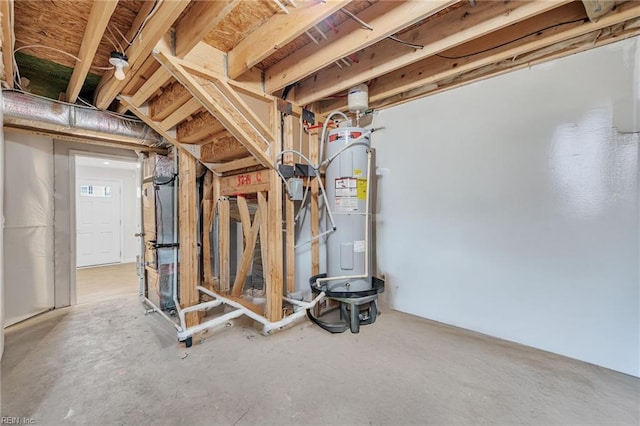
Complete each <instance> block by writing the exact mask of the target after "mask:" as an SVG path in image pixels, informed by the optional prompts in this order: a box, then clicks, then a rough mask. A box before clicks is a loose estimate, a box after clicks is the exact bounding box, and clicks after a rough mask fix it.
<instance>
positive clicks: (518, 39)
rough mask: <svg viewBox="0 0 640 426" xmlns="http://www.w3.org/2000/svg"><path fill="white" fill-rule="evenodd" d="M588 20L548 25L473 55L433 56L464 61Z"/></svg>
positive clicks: (438, 54)
mask: <svg viewBox="0 0 640 426" xmlns="http://www.w3.org/2000/svg"><path fill="white" fill-rule="evenodd" d="M588 20H589V19H588V18H580V19H574V20H573V21H566V22H560V23H558V24H554V25H549V26H548V27H545V28H541V29H539V30H536V31H532V32H530V33H529V34H525V35H523V36H520V37H518V38H515V39H513V40H510V41H506V42H504V43H501V44H499V45H497V46H493V47H489V48H486V49H483V50H480V51H478V52H474V53H468V54H466V55H460V56H447V55H442V54H440V53H436V55H435V56H437V57H438V58H442V59H452V60H455V59H464V58H469V57H471V56H476V55H480V54H482V53H486V52H490V51H492V50H495V49H499V48H501V47H504V46H507V45H509V44H511V43H515V42H516V41H520V40H522V39H525V38H527V37H531V36H532V35H536V34H538V33H541V32H543V31H547V30H550V29H552V28H557V27H561V26H564V25H569V24H575V23H577V22H587V21H588Z"/></svg>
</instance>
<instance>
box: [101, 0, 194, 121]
mask: <svg viewBox="0 0 640 426" xmlns="http://www.w3.org/2000/svg"><path fill="white" fill-rule="evenodd" d="M189 3H190V1H189V0H174V1H163V2H162V3H160V5H159V6H158V9H157V11H156V12H155V14H154V15H153V16H152V17H151V18H149V20H148V21H147V24H146V25H145V26H144V29H143V30H142V31H141V32H140V35H139V37H138V38H137V39H136V42H134V43H133V45H132V46H130V47H129V48H128V49H126V52H125V54H126V55H127V57H128V58H129V68H128V70H127V75H128V76H129V78H130V77H131V76H132V75H135V74H136V72H137V71H138V70H139V69H140V67H141V66H142V65H143V63H144V61H145V60H146V58H147V56H149V54H150V53H151V51H152V50H153V48H154V46H155V45H156V43H157V42H158V41H159V40H160V39H161V38H162V37H163V36H164V35H165V33H166V32H167V31H168V30H169V28H170V27H171V25H173V23H174V22H175V20H176V19H178V17H179V16H180V14H181V13H182V12H183V11H184V9H185V8H186V7H187V6H188V5H189ZM126 84H127V79H126V78H125V80H123V81H120V80H117V79H116V78H115V77H113V72H111V71H109V72H106V73H104V75H103V76H102V79H101V80H100V89H99V90H98V93H97V95H96V106H97V107H98V108H100V109H106V108H107V107H108V106H109V105H110V104H111V102H112V101H113V100H114V99H115V97H116V96H117V95H118V93H119V92H120V90H122V89H123V88H124V87H125V85H126Z"/></svg>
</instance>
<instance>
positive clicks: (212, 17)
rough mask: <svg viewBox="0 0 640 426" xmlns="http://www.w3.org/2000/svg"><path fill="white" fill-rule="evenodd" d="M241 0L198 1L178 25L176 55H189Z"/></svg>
mask: <svg viewBox="0 0 640 426" xmlns="http://www.w3.org/2000/svg"><path fill="white" fill-rule="evenodd" d="M238 3H240V0H213V1H212V0H210V1H196V2H194V4H193V6H192V7H191V9H190V10H189V12H188V14H187V15H186V16H185V17H183V18H182V19H181V20H180V22H179V23H178V25H177V26H176V56H177V57H179V58H183V57H184V56H185V55H187V54H188V53H189V52H190V51H191V50H192V49H193V48H194V47H195V46H196V45H197V44H198V43H199V42H200V41H201V40H202V39H203V38H204V37H205V36H206V35H207V34H208V33H209V32H210V31H211V30H212V29H214V28H215V27H216V26H217V25H218V24H219V23H220V22H221V21H222V20H223V19H224V18H226V17H227V15H228V14H229V12H231V11H232V10H233V9H234V8H235V7H236V6H237V5H238Z"/></svg>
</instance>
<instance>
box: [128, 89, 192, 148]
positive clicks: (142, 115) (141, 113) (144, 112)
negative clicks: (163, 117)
mask: <svg viewBox="0 0 640 426" xmlns="http://www.w3.org/2000/svg"><path fill="white" fill-rule="evenodd" d="M118 99H119V100H120V103H122V104H123V105H125V106H126V107H127V109H129V111H131V112H132V113H134V114H135V115H136V116H137V117H138V118H139V119H140V120H142V121H144V122H145V124H146V125H147V126H149V127H151V128H152V129H153V130H155V131H156V132H158V133H159V134H160V135H161V136H162V137H163V138H165V139H166V140H167V141H169V142H170V143H171V144H172V145H174V146H176V147H178V148H182V147H181V146H180V143H178V141H177V140H176V138H175V135H172V134H170V133H169V132H168V131H167V130H165V129H163V128H162V127H161V126H160V123H158V122H156V121H153V120H152V119H151V117H149V108H148V107H147V106H142V107H138V106H135V105H134V104H133V102H132V101H131V97H130V96H124V95H120V96H119V97H118Z"/></svg>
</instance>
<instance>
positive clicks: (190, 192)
mask: <svg viewBox="0 0 640 426" xmlns="http://www.w3.org/2000/svg"><path fill="white" fill-rule="evenodd" d="M196 175H197V172H196V159H195V158H194V157H192V156H191V155H187V154H186V153H182V154H180V155H178V179H179V186H178V195H179V202H178V205H179V216H178V217H179V229H178V232H179V242H180V266H179V271H180V272H179V274H180V305H181V306H182V307H183V308H185V307H188V306H193V305H195V304H197V303H198V300H199V297H198V290H197V288H196V287H197V286H198V285H199V276H198V238H197V229H196V223H197V211H196V205H197V194H196V178H197V176H196ZM185 320H186V325H187V327H191V326H194V325H197V324H198V322H199V318H198V313H197V312H189V313H187V314H186V317H185Z"/></svg>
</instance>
